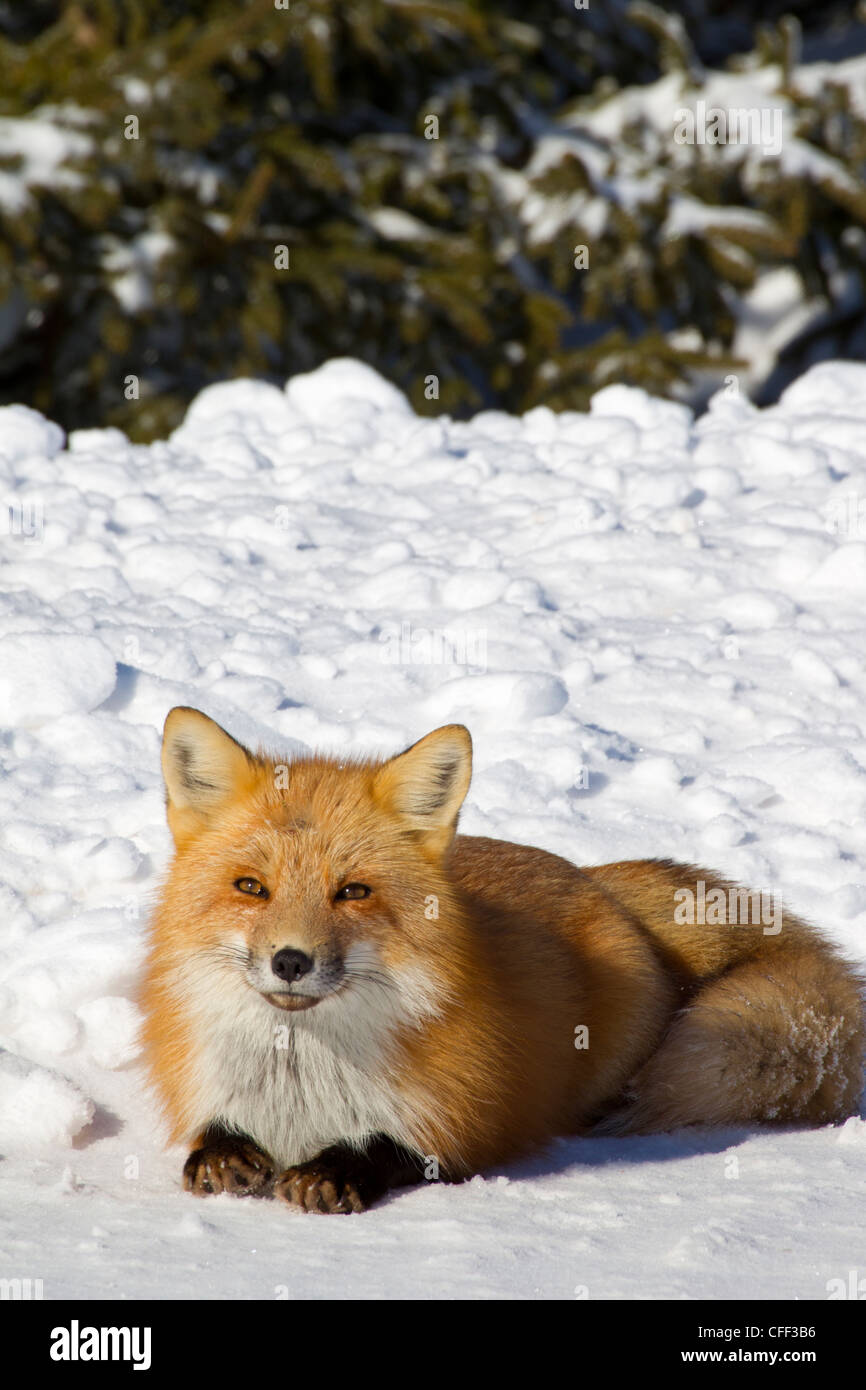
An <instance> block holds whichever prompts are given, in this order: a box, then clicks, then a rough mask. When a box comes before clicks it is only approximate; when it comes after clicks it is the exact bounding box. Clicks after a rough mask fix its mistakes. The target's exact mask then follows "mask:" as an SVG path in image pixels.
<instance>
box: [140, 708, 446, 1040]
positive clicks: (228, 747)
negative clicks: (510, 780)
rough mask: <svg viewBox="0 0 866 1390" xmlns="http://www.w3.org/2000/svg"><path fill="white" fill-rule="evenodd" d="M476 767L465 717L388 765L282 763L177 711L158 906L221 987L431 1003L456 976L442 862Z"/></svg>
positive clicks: (292, 996)
mask: <svg viewBox="0 0 866 1390" xmlns="http://www.w3.org/2000/svg"><path fill="white" fill-rule="evenodd" d="M471 766H472V743H471V739H470V737H469V733H468V731H467V730H466V729H465V728H464V727H463V726H462V725H460V724H449V725H446V726H445V727H444V728H441V729H437V730H436V731H435V732H433V733H431V734H428V735H427V736H426V738H422V739H421V740H420V741H419V742H417V743H415V744H413V745H412V746H411V747H410V748H408V749H406V751H405V752H403V753H400V754H398V755H397V756H396V757H393V758H390V759H388V760H385V761H382V760H368V761H364V760H354V761H350V760H344V759H341V758H328V757H322V756H313V757H304V758H299V759H296V760H293V761H290V762H285V763H284V762H280V761H278V760H277V759H274V758H272V757H270V756H268V755H266V754H264V753H263V752H261V751H259V752H257V753H252V752H250V751H248V750H247V749H246V748H244V747H242V746H241V744H239V743H237V742H236V741H235V740H234V739H233V738H232V737H231V736H230V735H229V734H227V733H226V732H225V730H224V729H222V728H220V726H219V725H218V724H216V723H214V721H213V720H212V719H209V718H208V717H207V716H206V715H204V714H202V713H200V712H199V711H198V710H194V709H187V708H184V707H178V708H176V709H173V710H172V711H171V712H170V714H169V715H168V718H167V720H166V723H165V734H164V739H163V750H162V767H163V774H164V778H165V787H166V797H167V814H168V822H169V827H170V829H171V832H172V835H173V837H174V842H175V848H176V855H175V860H174V863H173V865H172V869H171V872H170V876H169V880H168V883H167V885H166V889H165V892H164V894H163V901H162V908H161V912H160V918H161V921H162V926H161V930H162V931H163V933H165V932H166V931H167V932H168V934H169V937H170V939H171V953H172V955H173V958H174V959H175V960H177V961H184V960H191V959H192V957H194V956H195V957H197V958H198V959H199V960H201V959H202V958H203V957H205V958H207V960H208V962H209V969H210V970H211V973H212V974H213V973H214V972H216V973H218V975H219V978H220V980H221V982H222V983H226V982H227V980H228V979H229V978H230V979H231V980H232V981H233V983H234V984H236V985H237V986H238V988H240V989H242V990H252V991H255V992H256V993H257V994H258V995H259V996H260V998H261V999H262V1000H263V1001H265V1002H266V1004H267V1005H270V1006H272V1007H273V1008H275V1009H279V1010H284V1011H286V1012H288V1013H298V1014H300V1013H301V1012H304V1013H305V1014H306V1012H307V1011H310V1010H313V1011H314V1012H315V1013H316V1015H318V1012H319V1010H324V1012H325V1014H328V1013H329V1012H330V1011H331V1010H333V1009H338V1008H340V1007H342V1005H343V1004H344V1003H348V1002H349V1000H350V999H351V997H352V996H353V995H355V996H356V997H357V996H358V995H366V998H367V1002H370V999H371V996H376V993H377V991H379V992H380V993H381V995H382V996H383V999H384V997H386V996H388V995H389V994H390V995H391V996H392V997H393V1000H394V1002H396V1000H397V999H400V1000H401V1001H402V1003H403V1005H404V1006H406V1005H407V1002H408V1001H411V1000H412V999H413V998H414V1000H415V1005H416V1006H417V1009H418V1011H420V1012H423V1011H424V1008H425V1001H427V1003H429V998H430V996H432V997H435V995H436V992H437V989H438V988H439V987H440V986H442V985H444V982H445V981H446V980H447V952H448V949H449V948H448V939H447V931H448V919H449V909H452V911H453V904H452V903H451V901H450V896H449V895H450V893H451V890H450V888H449V885H448V878H447V875H446V874H445V873H444V872H443V861H444V859H445V856H446V854H447V852H448V849H449V846H450V844H451V841H452V839H453V837H454V833H455V829H456V823H457V816H458V813H459V810H460V807H461V805H462V803H463V799H464V797H465V795H466V792H467V790H468V787H469V781H470V777H471ZM158 929H160V928H159V920H158ZM422 959H423V961H424V966H423V968H420V967H419V961H420V960H422ZM408 1007H409V1011H410V1012H411V1007H412V1006H411V1003H408ZM401 1012H405V1008H403V1009H401ZM299 1021H300V1020H299ZM311 1021H312V1020H311Z"/></svg>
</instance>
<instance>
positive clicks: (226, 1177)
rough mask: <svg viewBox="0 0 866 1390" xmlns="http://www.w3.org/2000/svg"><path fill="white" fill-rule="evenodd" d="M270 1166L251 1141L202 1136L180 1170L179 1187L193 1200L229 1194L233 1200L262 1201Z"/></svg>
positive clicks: (231, 1137)
mask: <svg viewBox="0 0 866 1390" xmlns="http://www.w3.org/2000/svg"><path fill="white" fill-rule="evenodd" d="M273 1176H274V1166H273V1163H272V1162H271V1159H270V1158H269V1157H268V1155H267V1154H266V1153H264V1152H263V1151H262V1150H261V1149H260V1148H258V1147H257V1146H256V1145H255V1144H254V1143H253V1141H252V1140H251V1139H244V1138H243V1137H242V1136H240V1135H231V1134H227V1135H224V1136H220V1137H217V1138H211V1137H210V1136H205V1141H204V1143H203V1145H202V1147H201V1148H200V1149H193V1151H192V1153H191V1154H190V1156H189V1158H188V1159H187V1161H186V1163H185V1164H184V1166H183V1185H184V1188H185V1189H186V1191H187V1192H192V1193H194V1195H195V1196H196V1197H208V1196H211V1195H215V1194H216V1193H218V1192H230V1193H231V1194H232V1195H233V1196H235V1197H263V1196H265V1195H266V1194H267V1193H268V1192H269V1191H270V1185H271V1182H272V1180H273Z"/></svg>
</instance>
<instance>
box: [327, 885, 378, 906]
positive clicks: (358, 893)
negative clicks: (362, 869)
mask: <svg viewBox="0 0 866 1390" xmlns="http://www.w3.org/2000/svg"><path fill="white" fill-rule="evenodd" d="M371 892H372V889H370V888H368V887H367V885H366V883H347V884H346V886H345V887H344V888H341V889H340V891H339V892H338V893H337V894H336V896H335V898H334V902H336V903H341V902H342V903H345V902H355V901H357V900H358V899H359V898H369V896H370V893H371Z"/></svg>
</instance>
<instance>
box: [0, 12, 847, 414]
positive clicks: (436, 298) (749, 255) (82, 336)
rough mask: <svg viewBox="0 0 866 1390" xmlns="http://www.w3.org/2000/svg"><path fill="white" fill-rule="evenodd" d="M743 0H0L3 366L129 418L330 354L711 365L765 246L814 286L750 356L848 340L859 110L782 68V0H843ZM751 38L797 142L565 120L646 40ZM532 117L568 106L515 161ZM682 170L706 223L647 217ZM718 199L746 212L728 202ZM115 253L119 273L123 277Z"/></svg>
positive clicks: (533, 400)
mask: <svg viewBox="0 0 866 1390" xmlns="http://www.w3.org/2000/svg"><path fill="white" fill-rule="evenodd" d="M752 9H753V7H747V6H744V5H743V6H739V5H736V4H734V5H730V4H722V3H714V2H713V0H706V2H705V3H701V0H692V3H688V2H687V3H683V4H681V5H677V6H667V7H665V8H664V9H662V8H660V7H657V6H654V5H652V4H649V3H644V0H640V3H636V4H627V3H625V0H607V3H605V4H600V3H596V0H591V3H590V8H589V9H588V10H584V11H581V10H576V9H575V7H574V4H573V0H546V2H545V3H517V0H506V3H497V4H492V3H489V0H291V6H290V8H289V9H287V10H281V9H276V8H275V4H274V0H245V2H244V0H197V3H191V4H182V3H180V0H80V2H79V3H72V4H70V3H67V4H60V3H57V2H52V0H31V3H30V4H28V5H27V6H20V5H13V4H8V3H6V4H4V3H3V0H0V36H2V37H0V71H2V73H3V81H2V88H0V118H13V119H16V120H21V119H22V118H28V119H29V120H30V121H31V122H33V124H31V125H30V126H27V125H22V126H21V127H20V135H17V136H14V137H13V136H11V135H10V134H9V132H8V129H7V131H6V133H5V134H4V130H3V123H2V120H0V399H2V400H3V401H12V400H24V401H26V402H28V403H30V404H33V405H35V406H37V407H38V408H39V409H41V410H43V411H45V412H46V413H47V414H49V415H51V416H52V417H54V418H55V419H57V420H59V421H60V422H61V423H63V424H65V425H67V426H83V425H87V424H117V425H120V426H121V427H122V428H124V429H126V430H128V431H129V432H130V433H131V434H132V435H133V436H135V437H137V438H150V437H153V436H155V435H161V434H164V433H165V432H166V431H168V430H169V429H170V428H171V427H172V426H173V425H174V424H176V423H177V422H178V420H179V419H180V417H181V415H182V413H183V410H184V408H185V405H186V403H187V402H188V401H189V399H190V398H191V396H192V395H194V394H195V392H196V391H197V390H199V389H200V388H201V387H202V386H204V385H206V384H208V383H209V382H211V381H214V380H221V379H224V378H226V377H231V376H243V375H256V376H265V377H268V378H270V379H272V380H274V381H277V382H282V381H283V380H284V379H285V378H286V377H287V376H289V375H291V374H293V373H295V372H298V371H303V370H308V369H310V368H312V367H314V366H316V365H318V364H319V363H320V362H322V361H324V360H326V359H327V358H329V357H333V356H340V355H351V356H357V357H361V358H363V359H364V360H366V361H368V362H370V363H371V364H372V365H373V366H375V367H376V368H378V369H379V370H380V371H382V372H383V373H384V374H385V375H386V376H387V377H389V378H390V379H391V380H393V381H394V382H396V383H397V384H398V385H400V386H401V387H403V388H404V389H405V390H406V391H407V392H408V394H409V395H410V397H411V399H412V400H413V402H414V404H415V405H416V407H417V408H418V409H419V410H422V411H424V412H426V413H435V412H438V411H440V410H447V411H450V412H453V413H458V414H460V413H466V412H468V411H471V410H473V409H476V408H478V407H480V406H485V405H496V406H500V407H503V408H506V409H509V410H513V411H521V410H524V409H526V408H528V407H530V406H532V405H535V404H539V403H546V404H550V405H552V406H554V407H556V408H563V407H572V408H580V407H583V406H585V404H586V402H587V400H588V398H589V396H590V395H591V394H592V392H593V391H595V390H596V389H598V387H599V386H601V385H604V384H606V383H608V382H610V381H626V382H633V383H636V384H640V385H645V386H647V387H648V388H650V389H652V390H654V391H658V392H661V393H666V394H677V395H680V396H687V395H689V393H690V392H691V393H692V394H693V395H694V394H695V393H697V392H699V391H700V390H703V391H706V390H707V389H709V385H710V384H713V383H717V382H718V381H719V380H720V379H721V377H722V376H723V375H724V374H725V372H726V371H729V370H731V369H732V358H731V355H730V349H731V344H732V341H733V335H734V330H735V327H736V317H737V313H736V310H737V303H738V298H737V297H738V296H740V295H742V294H743V293H744V292H746V291H747V290H748V289H749V288H750V287H751V286H752V285H753V284H754V283H755V281H756V277H757V276H758V275H760V274H761V273H762V272H764V271H766V270H768V269H772V268H773V267H781V266H786V265H791V266H792V267H794V269H795V270H796V272H797V274H798V275H799V276H800V278H801V281H802V285H803V288H804V292H805V293H808V294H809V295H815V296H823V297H824V299H825V301H826V304H827V306H828V311H827V315H826V318H825V322H824V323H823V325H815V326H814V327H813V329H812V331H811V335H810V337H809V338H808V340H805V339H804V340H803V341H802V342H801V343H800V344H797V343H794V344H792V345H791V347H790V350H789V355H788V360H787V362H786V363H785V364H783V366H782V367H781V368H780V369H779V371H778V372H777V373H776V374H775V376H774V378H773V379H772V382H771V384H770V387H769V388H768V389H778V388H779V387H781V385H783V384H784V381H785V380H786V379H788V378H789V377H790V376H791V375H793V374H795V373H796V371H797V370H798V368H800V367H801V366H802V365H803V364H804V362H805V361H807V360H809V355H810V354H812V355H815V354H817V355H827V353H829V352H839V353H840V355H845V353H846V352H847V353H848V354H849V355H854V354H855V353H861V352H862V351H863V347H862V345H861V344H860V343H859V339H858V337H857V333H858V331H859V328H860V325H859V317H858V314H857V306H858V305H859V303H860V302H862V296H863V288H864V276H866V268H864V267H866V252H864V245H866V235H864V230H863V228H864V224H866V197H864V194H863V192H862V188H863V173H864V164H866V124H864V121H863V119H862V117H861V116H860V115H859V114H858V113H857V111H856V109H855V107H854V106H853V104H852V101H851V97H850V94H849V91H848V89H847V88H846V87H844V86H842V85H831V84H825V85H824V86H823V88H819V89H818V90H817V91H816V92H812V91H800V90H799V88H798V83H797V75H796V72H793V73H792V70H793V67H794V64H795V61H796V58H797V53H798V45H799V43H800V41H801V31H800V25H801V24H802V26H803V33H804V40H803V41H804V42H805V43H806V44H807V45H808V44H809V43H810V42H812V43H815V44H821V45H823V49H822V50H821V52H822V54H823V52H824V50H826V52H827V54H828V55H829V56H831V57H832V56H834V54H835V50H834V45H835V46H836V50H839V51H841V49H840V47H839V46H840V44H841V40H842V37H845V39H846V41H848V40H849V38H850V33H851V25H850V21H849V23H848V27H847V28H842V27H840V26H841V25H842V20H843V19H844V18H845V10H844V7H840V8H839V11H838V14H839V15H840V19H839V20H837V18H836V13H837V12H836V11H835V10H834V8H833V7H832V6H830V7H828V6H827V5H815V4H806V3H802V4H797V3H796V0H791V3H788V4H787V5H785V6H784V9H782V8H780V7H777V6H774V5H769V6H768V5H764V6H763V7H762V23H760V24H758V23H756V21H755V19H754V18H753V17H752V15H751V13H750V12H751V10H752ZM791 12H793V13H795V14H796V15H797V16H798V17H799V20H798V21H792V20H790V19H785V18H784V17H783V16H784V14H785V13H788V14H790V13H791ZM753 49H756V50H757V55H758V56H757V57H756V56H755V55H754V54H752V53H751V52H750V51H751V50H753ZM816 51H817V50H816ZM807 56H808V55H807ZM759 58H760V61H762V62H767V61H772V60H777V61H778V62H779V64H780V68H779V83H780V92H783V93H784V96H785V98H786V99H787V100H788V101H789V102H790V103H791V109H792V111H793V113H794V114H793V119H794V123H795V126H796V133H797V135H798V137H799V139H800V140H801V141H802V142H804V143H805V145H806V146H808V147H810V148H811V149H813V150H814V151H816V152H822V153H823V155H824V163H823V164H822V165H820V166H819V164H818V163H817V162H814V163H807V165H806V167H805V172H797V173H796V174H792V173H786V172H785V170H784V168H783V166H781V165H779V164H778V162H774V161H773V160H766V161H763V162H762V161H761V160H760V158H759V157H758V155H757V154H756V152H755V151H754V150H751V151H744V152H743V153H742V154H737V155H735V156H734V157H731V156H730V152H729V154H728V157H727V158H725V159H720V157H719V155H718V151H717V150H715V149H713V148H712V147H700V148H699V147H689V148H688V149H687V150H685V151H684V149H683V147H677V146H676V145H675V144H674V141H673V138H672V134H671V131H670V130H669V131H668V132H667V134H662V135H660V133H659V130H658V128H653V127H652V126H651V124H650V123H648V122H647V121H646V120H643V119H640V118H636V119H635V120H634V121H633V122H632V123H631V124H626V125H625V127H624V128H623V129H622V130H621V131H620V132H619V133H618V134H617V135H616V137H615V138H613V139H611V140H608V141H605V140H604V139H603V138H601V137H600V136H599V134H598V131H597V130H596V128H595V127H594V126H593V127H592V129H590V126H591V125H592V119H593V114H594V113H595V112H596V111H597V110H598V108H599V106H600V104H601V103H602V102H603V101H605V100H607V99H608V98H609V97H611V96H612V95H614V94H615V93H616V92H617V90H619V89H621V88H624V87H626V86H631V85H634V84H649V83H652V82H655V81H657V80H658V79H659V77H660V76H662V75H663V74H665V73H670V74H673V75H674V76H673V78H672V80H673V81H674V82H675V84H681V89H682V92H683V97H684V100H683V104H689V102H693V100H694V95H695V91H694V87H693V84H699V83H700V80H701V73H702V68H703V65H704V64H706V63H713V64H716V65H723V64H724V63H725V62H726V61H728V60H730V63H731V65H732V67H733V69H735V70H748V68H749V67H750V66H754V65H755V64H756V62H757V61H758V60H759ZM676 74H679V76H676ZM679 89H680V87H679V86H677V90H679ZM671 90H672V92H673V91H674V89H673V88H672V89H671ZM781 99H782V98H781V97H780V100H781ZM677 104H679V103H678V102H677V101H676V100H675V99H674V98H672V108H673V106H675V105H677ZM130 116H134V117H137V118H138V123H139V138H138V139H127V138H125V137H124V131H125V122H126V121H127V118H128V117H130ZM430 116H436V117H437V118H438V120H439V138H438V139H426V138H425V122H426V121H427V119H428V118H429V117H430ZM42 121H48V122H51V124H52V125H53V126H55V127H57V126H60V127H64V128H65V129H66V130H68V131H70V132H73V133H74V134H75V135H76V138H77V140H78V142H79V144H80V148H79V149H73V150H71V151H67V154H66V158H65V160H64V162H63V164H62V166H61V174H62V176H61V177H58V172H57V170H56V169H55V170H54V171H52V170H51V168H50V167H49V168H48V172H47V173H46V172H43V170H44V164H43V161H42V156H41V153H40V150H41V145H40V141H41V139H42V135H43V132H42V127H41V126H38V125H37V124H36V123H37V122H42ZM587 122H589V123H590V125H589V126H588V125H587ZM672 125H673V114H672V115H671V129H672ZM557 132H559V134H560V135H563V134H564V135H569V136H570V137H571V138H569V139H568V140H564V141H563V142H562V145H561V148H560V147H559V146H557V148H556V150H555V151H553V153H552V154H551V156H550V157H549V158H547V159H545V160H544V161H543V162H539V152H540V150H543V149H545V148H549V147H547V146H544V144H542V145H541V146H539V141H542V142H543V141H544V139H545V137H547V136H549V135H551V134H556V133H557ZM49 134H50V132H49ZM581 134H583V139H578V140H575V139H574V138H573V137H575V136H580V135H581ZM533 159H535V162H533ZM16 170H18V171H19V172H20V173H22V174H24V175H25V177H26V180H27V184H28V189H29V196H28V197H27V199H26V200H22V201H21V202H20V203H19V204H17V205H16V204H14V203H10V200H9V198H8V197H6V198H4V197H3V196H2V193H3V187H2V176H3V175H4V173H10V172H11V173H14V172H15V171H16ZM70 175H74V177H70ZM626 177H627V178H629V179H633V180H636V181H637V182H636V184H635V187H638V188H639V189H640V190H641V191H640V192H639V194H638V196H636V197H626V196H624V193H623V190H624V189H626V188H628V187H629V185H628V184H626V182H625V179H626ZM521 181H522V182H521ZM580 192H583V193H584V194H585V195H586V197H585V198H584V199H583V200H582V202H581V201H580V200H578V201H574V198H573V195H575V194H576V193H580ZM531 198H535V199H536V200H540V199H543V200H545V201H544V203H543V205H542V203H541V202H538V206H537V209H536V211H537V212H538V210H539V209H540V210H541V211H543V212H544V216H545V217H546V218H548V222H547V226H546V227H545V221H544V218H542V219H541V220H540V221H539V218H538V216H533V215H531V213H530V211H529V208H528V204H527V200H528V199H531ZM681 198H686V199H688V200H690V201H691V202H693V203H695V204H703V205H704V206H705V207H706V208H709V209H710V210H712V209H713V208H718V209H719V214H718V216H717V219H716V222H715V223H714V220H713V218H714V214H713V213H712V211H710V213H709V215H708V216H707V217H706V218H705V219H704V221H703V223H701V224H696V225H695V228H694V229H693V230H690V231H688V232H687V233H686V234H683V235H679V236H675V237H671V236H668V235H665V234H664V232H663V228H664V226H665V223H666V219H667V218H668V217H669V215H670V213H671V210H672V209H673V208H674V207H675V206H676V204H677V201H678V200H679V199H681ZM557 200H559V201H558V202H557ZM569 200H570V201H569ZM521 203H522V205H523V208H524V212H523V213H521V210H520V204H521ZM590 203H591V204H592V206H590ZM557 208H559V211H558V212H557ZM599 208H601V209H602V211H603V214H604V215H603V221H602V224H601V229H600V230H599V223H598V216H599ZM738 208H739V209H743V210H744V211H745V212H751V213H752V214H760V216H752V217H751V218H749V217H743V218H741V219H739V220H737V221H735V222H732V221H731V219H730V212H731V210H733V209H738ZM383 209H385V210H388V211H386V213H385V214H384V220H383V212H382V210H383ZM552 213H556V216H555V217H553V218H552V220H550V217H551V214H552ZM582 244H585V245H587V246H588V247H589V256H590V263H589V268H588V269H583V270H580V269H575V265H574V248H575V247H576V246H578V245H582ZM279 246H285V247H287V248H288V249H289V256H290V264H289V268H288V269H284V268H279V267H278V266H277V265H275V248H277V247H279ZM136 266H137V267H138V274H139V280H138V282H137V283H138V289H137V290H135V287H134V286H133V287H132V288H130V280H129V277H128V276H127V277H126V279H119V278H118V277H119V276H121V274H122V272H123V271H124V270H130V269H131V270H135V269H136ZM685 330H687V331H685ZM431 376H435V377H437V378H438V379H439V397H438V399H433V400H427V399H426V398H425V388H424V383H425V380H426V379H427V378H429V377H431ZM129 377H135V378H137V379H138V380H139V382H140V398H139V399H135V398H133V399H127V398H126V395H125V393H124V383H125V381H126V379H127V378H129Z"/></svg>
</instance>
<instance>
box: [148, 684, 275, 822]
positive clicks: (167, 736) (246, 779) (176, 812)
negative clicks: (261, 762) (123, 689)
mask: <svg viewBox="0 0 866 1390" xmlns="http://www.w3.org/2000/svg"><path fill="white" fill-rule="evenodd" d="M254 769H255V760H254V759H253V757H252V756H251V755H250V754H249V753H248V752H247V750H246V749H245V748H243V747H241V745H240V744H239V743H236V742H235V740H234V739H233V738H232V737H231V735H230V734H227V733H226V731H225V729H221V728H220V726H219V724H216V723H215V722H214V721H213V719H209V718H208V716H207V715H206V714H202V713H201V712H200V711H199V710H197V709H187V707H186V706H185V705H177V706H176V707H175V708H174V709H173V710H170V711H169V714H168V718H167V719H166V721H165V730H164V733H163V736H162V775H163V777H164V778H165V790H166V796H167V816H168V824H169V828H170V830H171V833H172V835H173V836H174V842H175V844H176V845H177V846H178V847H180V845H181V844H182V843H183V842H184V841H186V840H188V839H189V838H190V836H192V835H194V834H195V833H196V831H198V830H201V829H202V828H203V827H204V826H205V825H206V824H207V822H208V820H209V819H210V818H211V816H212V815H213V814H214V813H215V812H216V811H218V810H219V808H220V807H221V806H222V805H224V804H225V802H227V801H228V800H229V799H230V798H231V797H232V796H236V795H238V794H239V793H241V792H243V791H245V790H246V789H247V788H248V787H249V786H250V785H251V784H252V780H253V774H254Z"/></svg>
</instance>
